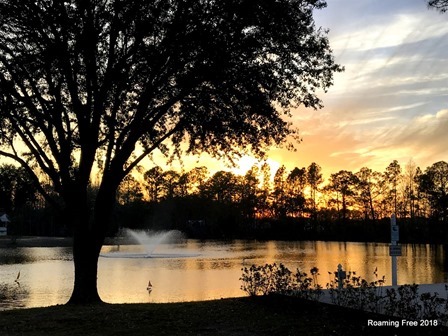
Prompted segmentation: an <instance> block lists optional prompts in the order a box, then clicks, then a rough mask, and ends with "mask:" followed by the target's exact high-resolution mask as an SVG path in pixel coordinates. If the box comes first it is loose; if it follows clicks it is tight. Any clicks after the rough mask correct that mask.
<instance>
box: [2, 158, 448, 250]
mask: <svg viewBox="0 0 448 336" xmlns="http://www.w3.org/2000/svg"><path fill="white" fill-rule="evenodd" d="M42 185H43V186H44V188H45V189H46V190H47V191H50V192H51V185H47V184H45V182H44V181H43V182H42ZM0 191H1V193H0V212H6V213H8V214H9V215H10V217H11V218H12V222H11V224H10V228H9V232H10V233H12V234H16V235H68V234H70V231H71V230H70V228H69V227H67V226H66V225H65V222H66V221H65V220H64V214H63V213H56V212H55V211H54V210H53V209H52V208H50V207H49V206H48V205H47V204H46V202H45V200H44V199H43V198H42V197H40V196H39V194H38V192H37V191H36V188H34V186H33V183H32V182H31V181H30V180H28V179H27V177H26V174H25V172H24V171H22V169H21V168H17V167H15V166H11V165H3V166H0ZM90 192H91V195H92V200H93V199H94V198H93V196H94V195H95V192H96V187H95V185H94V184H92V186H91V190H90ZM92 206H94V204H92ZM392 213H395V214H396V215H397V218H398V223H399V224H400V234H401V240H402V241H407V242H435V243H436V242H444V241H446V240H447V238H448V234H447V232H448V229H447V224H448V223H447V221H448V217H447V215H448V163H446V162H444V161H440V162H436V163H434V164H433V165H431V166H429V167H427V168H426V169H425V170H424V171H423V170H421V169H420V168H419V167H417V166H416V165H415V163H414V162H413V161H409V162H408V163H407V164H406V166H405V167H404V168H402V167H401V166H400V164H399V163H398V162H397V161H393V162H391V163H390V164H389V165H388V166H387V167H386V169H385V171H384V172H377V171H373V170H372V169H369V168H367V167H364V168H362V169H360V170H359V171H358V172H351V171H348V170H341V171H339V172H337V173H333V174H331V175H330V176H329V178H328V179H327V181H324V179H323V177H322V173H321V167H320V166H319V165H318V164H316V163H312V164H310V165H309V166H308V167H303V168H298V167H296V168H294V169H292V170H291V171H288V170H287V169H286V168H285V167H284V166H282V167H280V168H279V169H278V170H277V171H275V172H271V169H270V166H269V165H268V164H266V163H264V164H263V163H261V164H259V165H254V166H253V167H252V168H251V169H249V170H248V171H247V172H246V174H245V175H236V174H234V173H232V172H229V171H218V172H216V173H214V174H210V173H209V171H208V170H207V168H205V167H198V168H194V169H192V170H190V171H188V172H183V173H180V172H177V171H174V170H162V169H161V168H160V167H153V168H151V169H149V170H147V171H145V172H143V171H141V170H140V172H135V173H134V174H132V175H129V176H127V177H126V178H125V180H124V181H123V183H122V184H121V186H120V189H119V192H118V196H117V206H116V209H115V213H114V225H113V228H112V229H111V232H109V235H115V234H117V232H118V231H119V230H120V228H124V227H128V228H134V229H151V230H167V229H178V230H181V231H183V232H185V233H186V234H187V235H188V236H189V237H195V238H219V239H232V238H257V239H322V240H358V241H388V240H390V229H389V226H390V223H389V218H390V215H391V214H392Z"/></svg>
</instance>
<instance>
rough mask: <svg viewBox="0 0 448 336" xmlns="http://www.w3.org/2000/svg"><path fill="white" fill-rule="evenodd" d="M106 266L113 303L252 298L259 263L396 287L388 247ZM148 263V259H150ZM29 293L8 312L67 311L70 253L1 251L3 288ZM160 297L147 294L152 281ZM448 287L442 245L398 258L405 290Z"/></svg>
mask: <svg viewBox="0 0 448 336" xmlns="http://www.w3.org/2000/svg"><path fill="white" fill-rule="evenodd" d="M101 253H102V255H103V257H100V259H99V265H98V268H99V272H98V288H99V293H100V296H101V298H102V299H103V300H104V301H106V302H111V303H131V302H178V301H198V300H210V299H219V298H226V297H237V296H243V295H245V293H244V292H242V291H241V290H240V286H241V282H240V280H239V278H240V276H241V274H242V272H241V268H242V267H248V266H250V265H251V264H257V265H260V264H265V263H273V262H276V263H283V264H285V265H286V266H287V267H288V268H290V269H291V270H296V269H297V268H300V269H301V270H302V271H305V272H309V269H310V268H312V267H314V266H316V267H318V268H319V273H320V275H319V282H320V283H321V284H322V285H323V286H324V287H325V284H326V283H328V282H329V281H330V280H331V278H332V275H330V274H328V272H333V271H335V270H336V268H337V265H338V264H339V263H341V264H342V265H343V266H344V268H345V269H346V270H352V271H356V272H357V274H358V275H361V276H362V277H363V278H365V279H367V280H368V281H373V280H375V275H374V274H373V273H374V270H375V268H377V269H378V275H379V276H380V277H382V276H383V275H384V276H385V277H386V284H390V283H391V258H390V257H389V255H388V254H389V249H388V244H380V243H343V242H321V241H317V242H312V241H304V242H281V241H280V242H279V241H267V242H255V241H242V240H235V241H231V242H219V241H198V240H186V241H184V242H182V243H176V244H161V245H159V246H157V248H156V249H155V250H154V251H153V254H154V255H153V256H155V257H152V258H146V255H145V249H144V248H142V247H141V246H137V245H125V246H104V247H103V249H102V252H101ZM143 256H144V257H143ZM18 272H20V277H19V285H20V289H21V290H22V289H23V291H22V292H24V293H25V294H24V295H22V296H21V297H20V300H16V301H15V302H12V303H11V302H6V303H5V302H3V305H2V307H0V309H7V308H11V307H14V306H15V307H17V306H20V307H40V306H49V305H55V304H64V303H66V302H67V300H68V298H69V297H70V294H71V290H72V286H73V260H72V254H71V249H70V248H60V247H52V248H48V247H45V248H25V247H24V248H2V249H0V279H1V280H0V283H7V284H8V285H10V286H19V285H17V284H16V283H15V282H14V280H15V279H16V278H17V275H18ZM149 280H150V281H151V283H152V284H153V290H152V291H151V292H150V293H149V292H148V291H147V284H148V281H149ZM447 281H448V273H447V269H446V259H445V254H444V251H443V249H442V246H438V245H425V244H423V245H403V256H402V257H398V283H399V284H404V283H418V284H423V283H441V282H447Z"/></svg>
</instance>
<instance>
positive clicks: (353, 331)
mask: <svg viewBox="0 0 448 336" xmlns="http://www.w3.org/2000/svg"><path fill="white" fill-rule="evenodd" d="M368 320H373V321H389V320H390V319H389V318H388V317H385V316H381V315H374V314H368V313H364V312H360V311H355V310H350V309H343V308H340V307H337V306H332V305H326V304H318V303H314V302H310V301H303V300H299V299H294V298H288V297H280V296H269V297H255V298H249V297H246V298H236V299H223V300H216V301H204V302H194V303H169V304H126V305H117V304H114V305H109V304H103V305H97V306H88V307H72V306H55V307H49V308H34V309H21V310H14V311H5V312H0V335H2V336H12V335H32V336H44V335H45V336H52V335H65V336H70V335H77V336H78V335H83V336H88V335H89V336H90V335H101V336H105V335H132V336H134V335H135V336H139V335H145V336H147V335H226V336H227V335H238V336H249V335H282V336H283V335H326V336H330V335H356V336H359V335H426V336H427V335H448V329H446V328H445V329H441V328H440V327H418V326H417V327H405V326H400V327H398V328H395V327H371V326H370V327H369V326H368ZM400 322H401V321H400ZM417 322H419V321H417Z"/></svg>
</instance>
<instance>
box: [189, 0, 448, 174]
mask: <svg viewBox="0 0 448 336" xmlns="http://www.w3.org/2000/svg"><path fill="white" fill-rule="evenodd" d="M315 18H316V22H317V25H319V26H322V27H326V28H329V29H330V33H329V38H330V43H331V46H332V48H333V50H334V55H335V58H336V61H337V63H339V64H341V65H343V66H345V72H344V73H341V74H336V76H335V81H334V86H333V87H332V88H330V90H329V92H328V93H327V94H323V95H321V98H322V99H323V102H324V105H325V107H324V108H323V109H321V110H318V111H313V110H305V109H301V110H299V111H297V112H295V114H294V119H293V120H294V123H295V124H296V125H297V126H298V127H299V129H300V132H301V135H302V137H303V142H302V143H301V144H300V145H299V146H298V147H297V149H298V150H297V152H295V153H291V152H287V151H284V150H278V149H273V150H272V151H271V152H270V159H271V162H272V163H273V166H274V167H275V166H276V163H277V165H278V164H279V163H283V164H285V165H286V167H287V168H288V169H292V168H294V167H295V166H298V167H304V166H308V165H309V164H310V163H311V162H316V163H318V164H319V165H320V166H321V167H322V169H323V172H324V173H325V174H326V175H328V174H330V173H333V172H337V171H339V170H341V169H346V170H351V171H353V172H356V171H358V170H359V169H360V168H362V167H365V166H366V167H369V168H372V169H374V170H377V171H380V172H382V171H384V169H385V168H386V167H387V166H388V165H389V163H390V162H392V161H393V160H398V161H399V163H400V164H401V165H402V167H403V168H404V166H405V165H406V164H407V163H408V162H409V160H410V159H412V160H413V161H414V162H415V163H416V164H417V165H418V166H420V167H421V168H422V169H425V168H426V167H427V166H429V165H431V164H433V163H435V162H437V161H440V160H444V161H447V160H448V100H447V97H448V13H446V14H444V15H443V14H440V13H438V12H436V11H435V10H430V9H428V8H427V5H426V1H425V0H394V1H389V0H362V1H359V0H329V1H328V7H327V8H325V9H323V10H320V11H317V12H316V16H315ZM253 162H254V161H252V160H250V159H247V158H246V159H245V160H244V162H243V165H242V167H241V169H240V170H239V171H238V170H237V172H242V171H244V169H247V167H248V166H249V165H250V164H252V163H253ZM190 163H192V164H193V163H195V162H194V160H192V161H191V162H190ZM198 164H207V165H210V167H211V169H212V170H213V169H219V167H221V165H220V164H219V163H217V162H213V163H212V162H209V161H208V160H199V162H198Z"/></svg>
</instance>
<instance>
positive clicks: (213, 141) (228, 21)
mask: <svg viewBox="0 0 448 336" xmlns="http://www.w3.org/2000/svg"><path fill="white" fill-rule="evenodd" d="M325 6H326V3H325V1H321V0H277V1H267V0H266V1H251V0H227V1H215V0H201V1H198V0H166V1H158V0H156V1H143V0H136V1H127V0H91V1H83V0H64V1H62V0H22V1H15V0H1V1H0V116H1V118H0V146H1V147H0V154H1V155H3V156H6V157H9V158H12V159H14V160H16V161H17V162H18V163H20V164H21V165H22V166H23V167H24V168H25V169H26V171H27V173H28V174H29V175H30V176H31V177H32V179H33V180H34V181H35V183H36V184H37V185H39V183H38V182H39V180H40V179H41V176H46V177H47V178H48V179H49V180H50V181H51V184H52V186H53V188H54V191H55V192H56V194H58V195H59V196H60V197H59V198H58V199H55V198H54V197H53V196H52V194H50V193H48V192H47V191H46V190H44V189H43V188H42V187H40V188H39V191H40V192H41V193H42V194H43V195H44V196H45V197H46V199H47V201H49V202H51V203H53V204H54V205H55V206H60V207H61V208H63V209H65V210H66V211H67V213H68V217H69V218H70V220H71V224H72V226H73V230H74V236H75V240H74V259H75V290H74V294H73V295H72V301H77V302H79V301H93V300H97V299H98V295H97V293H96V264H97V258H98V255H99V250H100V248H101V245H102V242H103V240H104V234H105V232H106V228H107V225H108V221H109V218H110V214H111V208H112V205H113V203H114V202H115V196H116V191H117V188H118V186H119V184H120V182H121V181H122V180H123V178H124V177H125V176H126V175H127V174H128V173H129V172H130V171H131V170H132V169H133V168H134V167H136V166H137V165H138V164H139V163H140V162H141V160H142V159H143V158H145V157H146V156H148V155H150V154H151V153H152V152H153V151H154V150H155V149H160V150H162V152H165V153H170V154H172V155H176V154H178V155H180V153H181V148H184V151H185V152H187V153H193V154H195V153H199V152H203V151H205V152H208V153H211V154H212V155H217V156H223V155H225V156H229V157H231V156H232V155H237V154H238V153H240V152H241V151H243V150H248V151H252V152H254V153H255V154H262V152H263V150H264V149H265V148H267V147H268V146H270V145H272V144H284V143H286V142H287V140H288V138H290V137H291V136H294V135H295V134H296V131H295V130H294V128H293V127H292V126H291V124H290V123H289V122H288V121H287V120H285V118H284V114H286V115H288V114H289V108H290V107H293V106H299V105H304V106H306V107H311V108H319V107H321V106H322V103H321V100H320V99H319V98H318V96H317V93H318V92H319V90H323V91H325V90H326V89H327V88H328V87H329V86H330V85H331V84H332V79H333V73H334V72H335V71H340V70H342V69H341V67H340V66H339V65H337V64H336V63H335V62H334V59H333V56H332V51H331V49H330V46H329V41H328V38H327V31H326V30H324V29H321V28H318V27H316V26H315V23H314V20H313V11H314V10H316V9H321V8H323V7H325ZM170 144H171V146H170ZM181 144H184V146H180V145H181ZM95 165H97V166H98V167H99V168H100V171H101V182H100V186H99V190H98V194H97V196H96V199H95V200H94V204H90V203H89V201H88V198H87V188H88V185H89V183H90V179H91V174H92V170H93V169H94V167H95ZM94 282H95V284H94ZM87 288H89V290H86V289H87Z"/></svg>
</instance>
